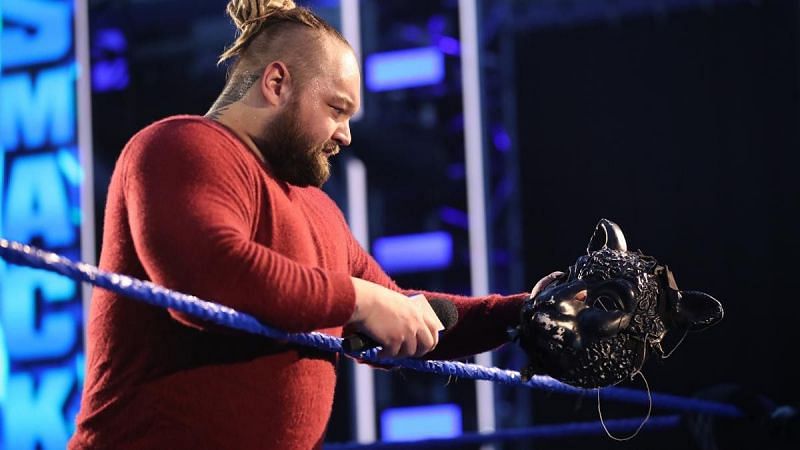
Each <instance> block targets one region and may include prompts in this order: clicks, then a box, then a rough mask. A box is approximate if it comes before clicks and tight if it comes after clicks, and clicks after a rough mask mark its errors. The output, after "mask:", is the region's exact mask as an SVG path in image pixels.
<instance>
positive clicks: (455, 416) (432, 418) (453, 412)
mask: <svg viewBox="0 0 800 450" xmlns="http://www.w3.org/2000/svg"><path fill="white" fill-rule="evenodd" d="M461 432H462V427H461V408H460V407H459V406H458V405H454V404H443V405H429V406H414V407H409V408H390V409H387V410H384V411H383V413H381V437H382V439H383V441H385V442H396V441H411V440H418V439H431V438H453V437H456V436H459V435H461Z"/></svg>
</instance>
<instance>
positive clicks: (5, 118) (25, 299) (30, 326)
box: [0, 0, 86, 450]
mask: <svg viewBox="0 0 800 450" xmlns="http://www.w3.org/2000/svg"><path fill="white" fill-rule="evenodd" d="M75 5H80V6H81V7H85V6H86V5H85V1H77V2H75V1H73V0H0V8H1V9H0V18H2V21H0V28H1V29H2V34H0V58H2V60H1V61H0V63H2V66H1V67H0V73H2V76H0V236H2V237H3V238H7V239H13V240H17V241H21V242H24V243H30V242H34V243H36V244H37V245H39V246H43V247H45V248H46V249H48V250H56V251H58V252H59V253H63V254H66V255H72V257H73V258H74V257H75V256H77V255H78V254H79V253H80V248H81V235H80V220H75V218H78V219H79V218H80V216H81V208H80V206H81V205H80V192H81V190H82V186H81V185H82V184H83V183H84V182H83V177H84V173H83V170H82V168H81V166H80V161H79V159H78V154H79V152H78V142H77V120H78V117H77V102H76V90H77V85H76V81H77V77H78V75H79V74H78V70H77V69H78V66H77V64H76V61H75V52H74V50H73V49H72V46H73V44H74V43H75V35H74V29H73V27H74V26H75V22H74V20H73V19H74V14H73V12H74V11H73V8H74V7H75ZM78 286H79V285H78V284H77V283H75V282H74V281H71V280H69V279H66V278H64V277H61V276H59V275H55V274H51V273H48V272H44V271H40V270H34V269H29V268H25V267H20V266H16V265H12V264H6V263H5V261H3V260H0V449H6V448H7V449H20V450H28V449H31V450H33V449H39V448H40V449H63V448H65V447H66V444H67V439H68V438H69V435H70V434H71V433H72V432H73V430H74V428H73V424H74V421H75V413H76V411H77V405H78V404H79V402H80V392H81V388H82V387H81V384H80V382H81V380H82V377H83V375H82V368H80V367H76V363H75V361H81V362H82V361H83V358H82V352H83V345H82V344H83V342H82V341H83V340H82V336H83V317H82V314H81V290H80V289H78ZM78 364H80V363H78Z"/></svg>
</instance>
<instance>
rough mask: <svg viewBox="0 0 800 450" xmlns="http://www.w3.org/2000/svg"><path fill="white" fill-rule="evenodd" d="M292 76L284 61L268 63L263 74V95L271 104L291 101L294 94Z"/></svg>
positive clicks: (277, 104)
mask: <svg viewBox="0 0 800 450" xmlns="http://www.w3.org/2000/svg"><path fill="white" fill-rule="evenodd" d="M291 91H292V78H291V75H290V74H289V68H288V67H287V66H286V64H285V63H284V62H283V61H273V62H271V63H269V64H267V67H265V68H264V72H263V73H262V75H261V95H263V96H264V101H266V102H267V103H268V104H270V105H274V106H281V105H284V104H286V103H288V102H289V98H290V97H291V94H292V92H291Z"/></svg>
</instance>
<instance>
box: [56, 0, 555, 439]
mask: <svg viewBox="0 0 800 450" xmlns="http://www.w3.org/2000/svg"><path fill="white" fill-rule="evenodd" d="M228 13H229V14H230V16H231V18H232V19H233V21H234V22H235V23H236V25H237V27H238V29H239V32H240V33H239V36H238V38H237V40H236V41H235V43H234V44H233V45H232V46H231V47H230V48H228V49H227V51H226V52H225V53H224V54H223V56H222V59H229V58H232V59H234V63H233V65H232V67H231V69H230V72H229V77H228V81H227V83H226V86H225V88H224V90H223V92H222V93H221V95H220V96H219V98H218V99H217V101H216V102H215V103H214V105H213V106H212V107H211V109H210V110H209V112H208V113H207V114H206V115H205V116H176V117H169V118H165V119H163V120H160V121H158V122H156V123H153V124H151V125H149V126H147V127H146V128H144V129H143V130H141V131H140V132H139V133H137V134H136V135H135V136H134V137H132V138H131V140H130V141H129V142H128V144H127V145H126V147H125V149H124V150H123V151H122V153H121V155H120V157H119V159H118V161H117V165H116V167H115V170H114V173H113V176H112V180H111V183H110V186H109V191H108V201H107V206H106V211H105V219H104V232H103V242H102V244H103V245H102V250H101V256H100V267H101V268H102V269H103V270H106V271H111V272H117V273H123V274H127V275H130V276H133V277H136V278H140V279H147V280H151V281H153V282H154V283H157V284H159V285H162V286H165V287H167V288H169V289H174V290H177V291H181V292H186V293H189V294H192V295H196V296H198V297H200V298H203V299H208V300H212V301H215V302H219V303H221V304H224V305H227V306H229V307H231V308H234V309H237V310H239V311H242V312H245V313H248V314H251V315H253V316H255V317H256V318H258V319H259V320H261V321H263V322H264V323H266V324H268V325H271V326H274V327H276V328H280V329H282V330H285V331H289V332H310V331H321V332H324V333H327V334H331V335H335V336H341V335H342V334H343V330H345V328H346V329H347V332H348V333H349V332H359V333H362V334H365V335H367V336H369V337H370V338H372V339H373V340H374V341H376V342H377V343H379V344H380V345H381V346H382V347H383V350H382V356H384V357H421V356H423V355H424V356H425V357H426V358H439V359H442V358H458V357H463V356H467V355H471V354H475V353H479V352H483V351H487V350H490V349H492V348H495V347H497V346H499V345H502V344H504V343H506V342H507V341H508V336H507V334H506V330H507V329H508V328H509V327H513V326H515V325H517V324H518V322H519V315H520V307H521V305H522V302H523V300H524V299H525V298H527V297H528V294H527V293H520V294H517V295H511V296H501V295H490V296H487V297H481V298H465V297H459V296H453V295H446V294H438V293H436V294H430V293H423V294H422V295H416V296H412V297H408V296H407V295H405V294H406V293H410V291H404V290H402V289H400V288H399V287H398V286H397V285H396V284H395V283H394V282H393V281H392V280H391V279H390V278H389V276H387V275H386V273H385V272H384V271H383V270H382V269H381V268H380V267H379V266H378V264H377V263H376V262H375V261H374V260H373V259H372V258H371V257H370V256H369V255H368V254H367V253H366V252H365V251H364V250H363V249H362V248H361V247H360V246H359V244H358V243H357V242H356V240H355V239H354V238H353V236H352V234H351V232H350V230H349V228H348V226H347V224H346V223H345V220H344V218H343V216H342V214H341V212H340V211H339V209H338V208H337V207H336V205H335V204H334V202H333V201H332V200H331V199H330V198H329V197H328V196H327V195H326V194H325V193H324V192H323V191H322V190H321V189H320V186H322V185H323V183H325V181H326V180H327V179H328V176H329V170H330V169H329V164H328V160H329V158H331V157H333V156H334V155H336V154H337V153H338V152H339V149H340V148H341V147H344V146H347V145H349V144H350V140H351V137H350V128H349V120H350V118H351V117H352V116H353V114H354V113H355V112H356V110H357V109H358V108H359V104H360V98H359V93H360V89H359V87H360V83H361V80H360V72H359V67H358V63H357V60H356V57H355V55H354V53H353V50H352V49H351V48H350V46H349V45H348V43H347V42H346V41H345V39H344V38H343V37H342V36H341V35H340V34H339V33H338V32H337V31H336V30H335V29H334V28H332V27H331V26H330V25H329V24H327V23H326V22H325V21H324V20H322V19H321V18H319V17H318V16H316V15H315V14H314V13H313V12H311V11H310V10H308V9H305V8H301V7H296V6H295V5H294V3H293V2H292V1H277V2H276V1H268V0H231V1H230V2H229V4H228ZM548 279H549V278H548ZM540 284H541V283H540ZM416 292H418V291H416ZM430 297H438V298H442V299H445V300H449V301H451V302H453V303H454V304H455V306H456V308H457V310H458V317H459V319H458V322H457V323H456V324H455V325H454V326H453V328H452V329H451V330H450V331H449V332H448V333H447V335H446V336H445V337H444V338H443V339H442V341H441V342H439V331H440V330H441V329H442V328H443V327H442V323H441V322H440V320H439V319H438V318H437V316H436V314H434V312H433V311H432V309H431V307H430V305H429V304H428V301H427V299H428V298H430ZM336 361H337V358H336V355H334V354H323V353H320V352H318V351H314V350H309V349H305V348H296V347H293V346H291V345H286V344H284V343H280V342H273V341H269V340H266V339H264V338H262V337H257V336H250V335H244V334H242V333H237V332H231V331H228V330H224V329H220V328H219V327H215V326H211V325H209V324H207V323H204V322H202V321H199V320H197V319H195V318H193V317H191V316H188V315H185V314H182V313H179V312H176V311H171V310H164V309H160V308H156V307H153V306H149V305H146V304H143V303H138V302H134V301H131V300H129V299H125V298H122V297H121V296H120V295H118V294H115V293H112V292H108V291H104V290H95V291H94V294H93V297H92V304H91V308H90V315H89V319H88V339H87V361H86V363H87V367H86V380H85V386H84V391H83V397H82V404H81V410H80V412H79V414H78V418H77V429H76V432H75V434H74V436H73V437H72V439H71V441H70V444H69V448H71V449H89V448H93V449H94V448H98V449H100V448H103V449H106V448H114V449H122V448H127V449H154V448H164V449H166V448H176V449H177V448H191V449H204V448H208V449H227V448H230V449H254V448H260V449H282V450H286V449H310V448H320V447H321V446H322V443H323V440H324V433H325V427H326V424H327V422H328V419H329V416H330V413H331V407H332V403H333V393H334V385H335V380H336V372H335V366H336Z"/></svg>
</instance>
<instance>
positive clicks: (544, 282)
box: [531, 270, 564, 297]
mask: <svg viewBox="0 0 800 450" xmlns="http://www.w3.org/2000/svg"><path fill="white" fill-rule="evenodd" d="M561 275H564V272H561V271H558V270H557V271H555V272H553V273H551V274H550V275H547V276H545V277H544V278H542V279H541V280H539V281H538V282H536V284H535V285H534V286H533V289H531V297H536V296H537V295H539V293H540V292H542V290H543V289H544V288H546V287H547V286H549V285H550V284H551V283H552V282H553V281H556V280H557V279H558V277H560V276H561Z"/></svg>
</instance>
